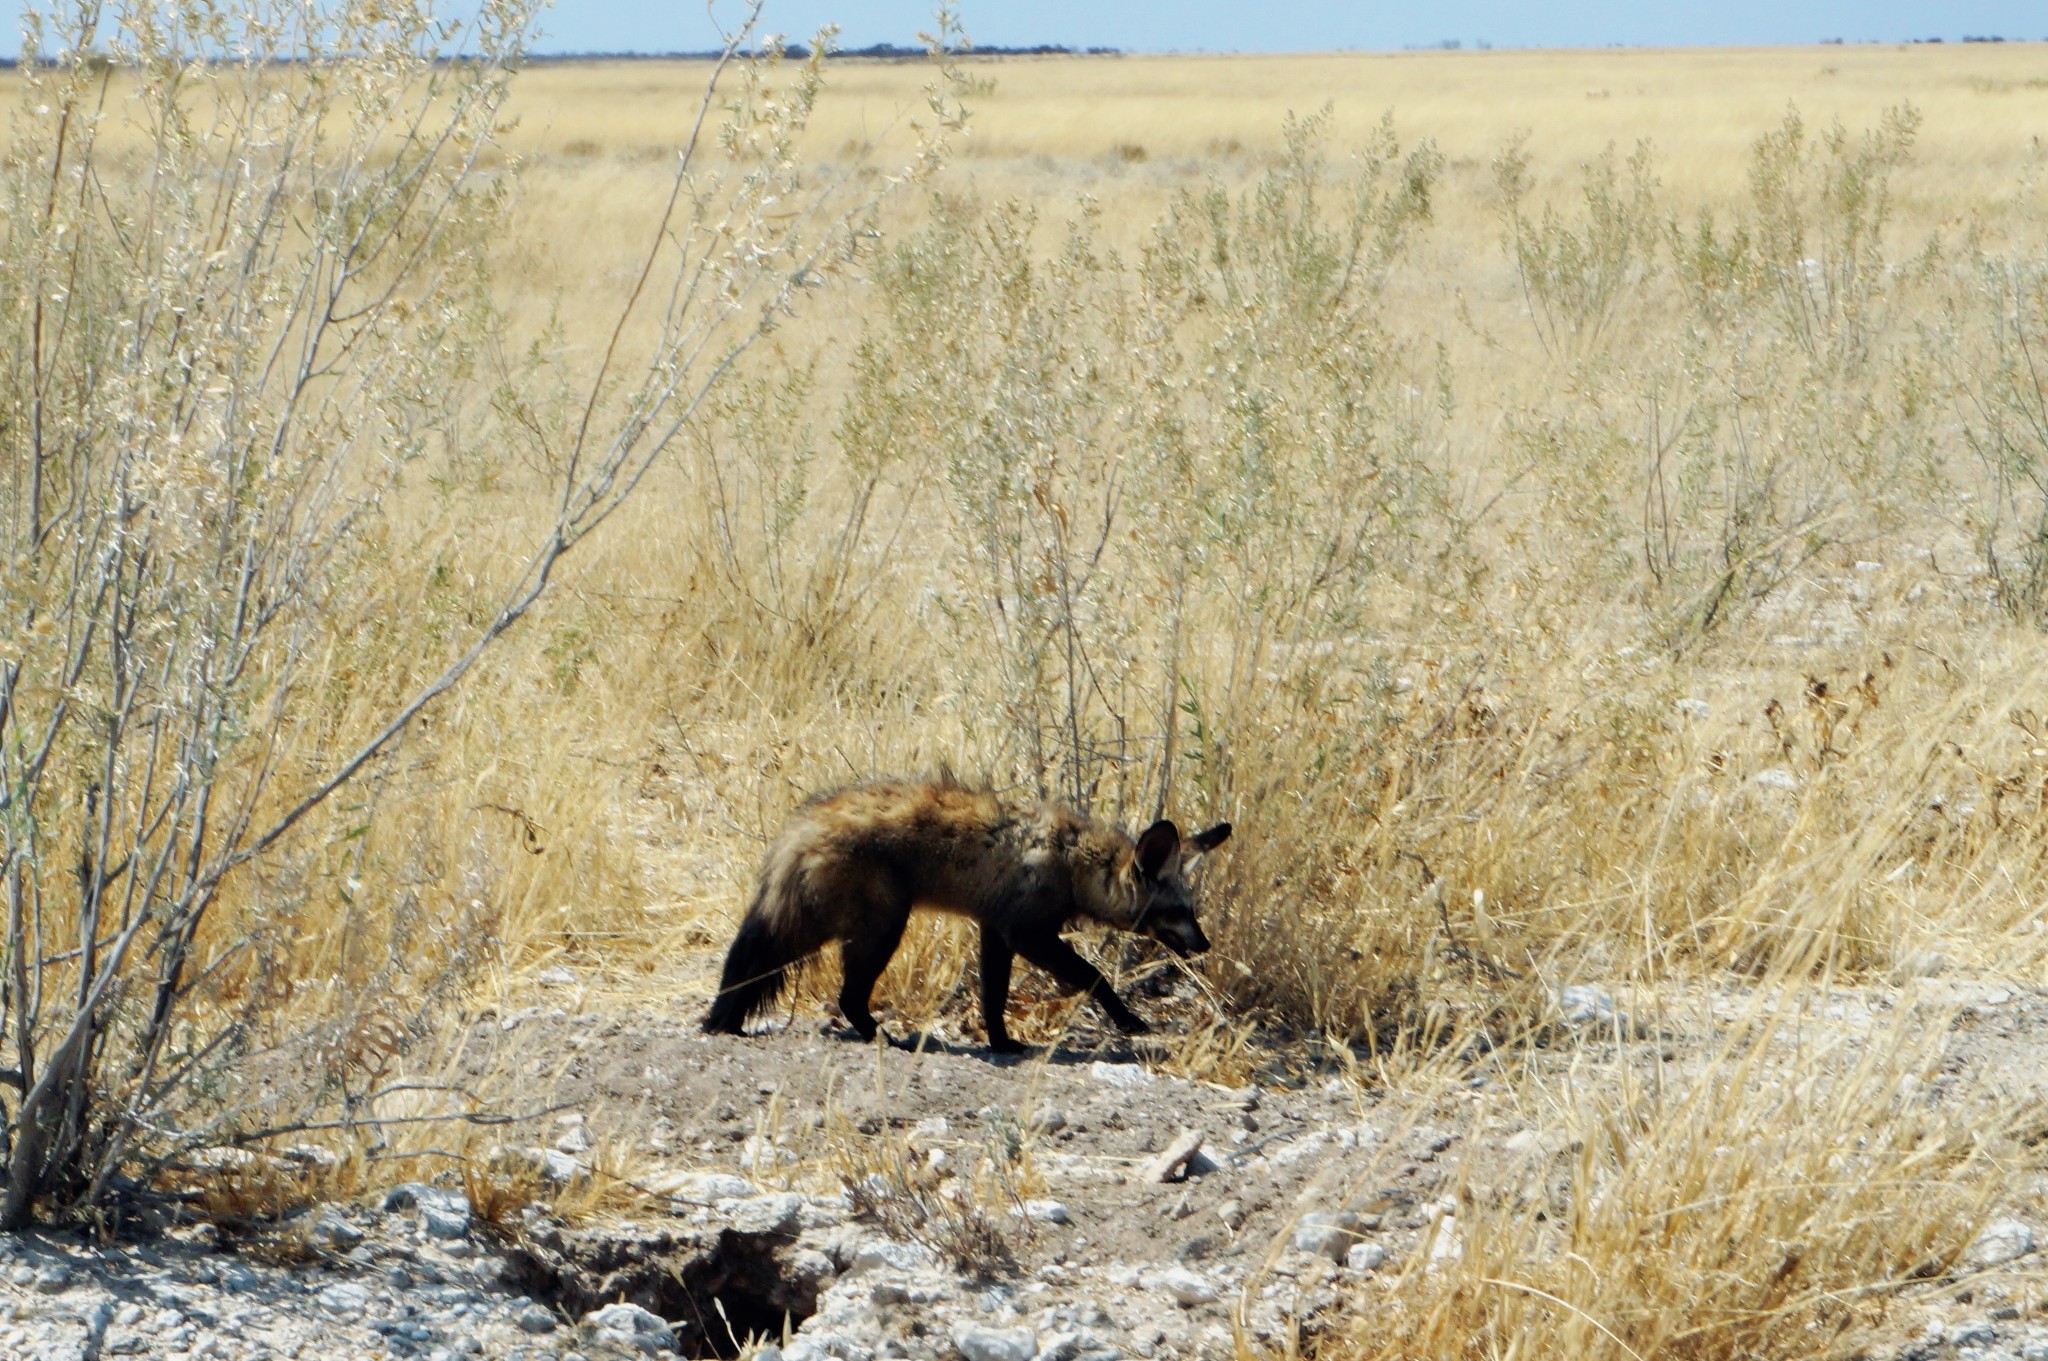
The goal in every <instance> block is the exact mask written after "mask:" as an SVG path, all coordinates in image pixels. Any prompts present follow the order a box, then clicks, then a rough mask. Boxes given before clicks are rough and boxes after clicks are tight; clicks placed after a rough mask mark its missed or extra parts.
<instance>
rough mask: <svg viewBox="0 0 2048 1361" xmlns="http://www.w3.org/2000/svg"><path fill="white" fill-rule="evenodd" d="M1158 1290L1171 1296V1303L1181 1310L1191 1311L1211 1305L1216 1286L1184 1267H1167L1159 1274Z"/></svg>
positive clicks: (1204, 1277) (1206, 1278) (1213, 1300)
mask: <svg viewBox="0 0 2048 1361" xmlns="http://www.w3.org/2000/svg"><path fill="white" fill-rule="evenodd" d="M1158 1284H1159V1288H1160V1289H1161V1290H1164V1291H1165V1292H1166V1293H1167V1294H1169V1295H1171V1296H1173V1302H1174V1303H1175V1304H1178V1305H1179V1306H1180V1307H1181V1308H1183V1309H1192V1308H1193V1307H1194V1306H1196V1305H1198V1304H1211V1303H1214V1302H1215V1299H1216V1294H1217V1292H1216V1286H1215V1284H1214V1283H1213V1282H1212V1281H1210V1280H1209V1279H1208V1277H1206V1276H1203V1275H1201V1274H1199V1273H1197V1272H1193V1271H1190V1270H1188V1269H1187V1268H1186V1267H1184V1266H1176V1267H1168V1268H1167V1269H1166V1270H1164V1271H1162V1272H1160V1273H1159V1278H1158Z"/></svg>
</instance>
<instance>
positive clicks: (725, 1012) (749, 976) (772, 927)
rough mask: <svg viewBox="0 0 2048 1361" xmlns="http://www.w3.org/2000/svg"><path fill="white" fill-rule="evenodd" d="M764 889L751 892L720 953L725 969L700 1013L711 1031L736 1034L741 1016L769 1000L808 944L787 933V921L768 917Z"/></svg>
mask: <svg viewBox="0 0 2048 1361" xmlns="http://www.w3.org/2000/svg"><path fill="white" fill-rule="evenodd" d="M765 898H766V894H765V893H763V894H762V895H760V896H758V897H756V898H755V899H754V902H753V905H752V906H751V907H749V908H748V909H747V915H746V919H745V920H744V921H742V922H741V923H740V933H739V934H738V935H737V936H735V937H733V942H732V948H731V949H730V950H728V951H726V953H725V970H724V972H723V973H722V974H721V975H720V976H719V980H718V996H717V997H716V998H714V999H713V1000H712V1003H711V1010H710V1011H709V1012H708V1013H707V1014H706V1015H705V1017H704V1029H705V1030H707V1031H711V1032H713V1033H716V1034H724V1035H739V1034H743V1033H744V1032H745V1030H746V1026H747V1022H749V1021H751V1020H753V1019H754V1018H755V1017H757V1016H759V1015H760V1014H761V1013H762V1012H764V1011H766V1010H768V1008H770V1007H772V1006H774V1005H775V999H776V998H777V997H780V996H781V995H782V989H783V987H784V986H785V985H786V984H787V983H788V982H789V971H790V966H791V965H793V964H795V963H797V962H798V961H799V960H801V959H802V958H803V957H804V956H805V955H807V954H809V953H810V949H808V948H806V947H804V946H803V945H801V944H799V943H798V942H796V941H793V940H792V939H791V938H790V937H791V935H792V934H793V933H792V932H790V931H788V929H787V926H788V924H787V923H780V922H773V921H771V916H772V915H774V914H770V913H769V912H767V911H765V910H764V908H765V906H766V904H765V901H764V900H765Z"/></svg>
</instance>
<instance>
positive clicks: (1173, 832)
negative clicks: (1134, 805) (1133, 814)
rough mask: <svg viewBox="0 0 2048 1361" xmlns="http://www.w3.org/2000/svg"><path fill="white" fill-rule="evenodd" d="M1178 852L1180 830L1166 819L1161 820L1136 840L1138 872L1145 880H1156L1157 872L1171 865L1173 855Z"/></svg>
mask: <svg viewBox="0 0 2048 1361" xmlns="http://www.w3.org/2000/svg"><path fill="white" fill-rule="evenodd" d="M1178 850H1180V828H1178V827H1176V826H1174V825H1173V823H1172V822H1171V821H1169V820H1168V819H1166V818H1161V819H1159V821H1157V822H1155V823H1153V824H1152V825H1151V826H1150V827H1147V828H1146V829H1145V834H1144V835H1143V836H1141V837H1139V838H1138V870H1139V872H1140V873H1142V874H1143V875H1144V876H1145V877H1146V878H1147V879H1157V878H1158V877H1159V871H1161V870H1163V869H1165V868H1166V867H1167V865H1168V864H1170V863H1172V860H1173V857H1174V853H1175V852H1176V851H1178Z"/></svg>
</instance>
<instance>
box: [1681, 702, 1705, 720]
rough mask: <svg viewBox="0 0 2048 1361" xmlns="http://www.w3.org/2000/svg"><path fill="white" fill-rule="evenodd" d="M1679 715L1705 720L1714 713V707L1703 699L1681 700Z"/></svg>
mask: <svg viewBox="0 0 2048 1361" xmlns="http://www.w3.org/2000/svg"><path fill="white" fill-rule="evenodd" d="M1677 709H1678V712H1679V715H1680V716H1681V717H1684V718H1705V717H1706V716H1707V715H1709V714H1711V713H1713V712H1714V706H1713V705H1711V704H1709V703H1707V702H1706V701H1705V700H1703V699H1681V700H1679V701H1678V704H1677Z"/></svg>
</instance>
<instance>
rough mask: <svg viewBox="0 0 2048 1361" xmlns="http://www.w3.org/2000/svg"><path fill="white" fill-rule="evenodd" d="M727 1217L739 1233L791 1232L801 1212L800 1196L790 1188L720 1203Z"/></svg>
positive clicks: (801, 1199)
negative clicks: (728, 1202)
mask: <svg viewBox="0 0 2048 1361" xmlns="http://www.w3.org/2000/svg"><path fill="white" fill-rule="evenodd" d="M719 1208H720V1210H722V1211H723V1212H724V1213H725V1215H726V1217H727V1221H728V1222H729V1223H730V1224H731V1226H732V1227H733V1228H734V1229H735V1230H737V1231H738V1232H740V1233H756V1234H776V1233H786V1234H794V1233H795V1232H796V1231H797V1228H798V1225H799V1221H800V1220H801V1218H802V1216H803V1210H804V1198H803V1197H802V1196H800V1195H797V1194H796V1193H795V1192H794V1191H778V1192H776V1193H774V1194H772V1195H765V1196H751V1197H749V1198H748V1199H746V1200H740V1201H733V1202H731V1203H730V1204H727V1205H721V1206H720V1207H719Z"/></svg>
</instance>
